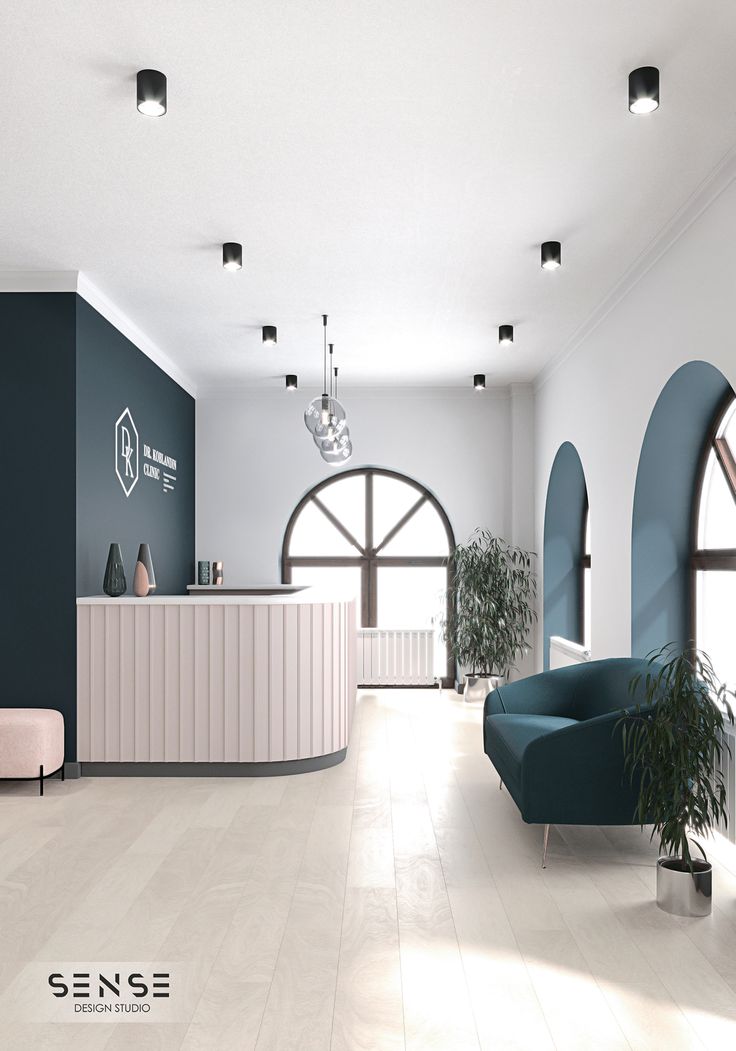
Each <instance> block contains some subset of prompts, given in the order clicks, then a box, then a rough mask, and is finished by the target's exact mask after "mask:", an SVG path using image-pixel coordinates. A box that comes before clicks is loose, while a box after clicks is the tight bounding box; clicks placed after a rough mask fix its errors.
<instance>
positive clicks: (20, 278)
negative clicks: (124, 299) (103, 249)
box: [0, 270, 197, 397]
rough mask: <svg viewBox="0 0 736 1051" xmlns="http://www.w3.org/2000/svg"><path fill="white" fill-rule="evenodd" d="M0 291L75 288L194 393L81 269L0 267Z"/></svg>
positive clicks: (191, 384)
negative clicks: (18, 268)
mask: <svg viewBox="0 0 736 1051" xmlns="http://www.w3.org/2000/svg"><path fill="white" fill-rule="evenodd" d="M2 292H76V293H77V295H78V296H81V297H82V299H83V300H84V301H85V302H86V303H89V305H90V306H91V307H92V308H93V309H94V310H96V311H97V313H98V314H101V315H102V317H104V318H105V320H106V321H109V322H110V324H111V325H114V326H115V328H116V329H117V330H118V332H120V333H122V335H124V336H125V337H126V339H129V340H130V342H131V343H134V344H135V346H136V347H137V348H138V350H140V351H141V353H142V354H145V355H146V357H147V358H150V359H151V361H152V362H153V363H154V364H155V365H158V367H159V368H160V369H161V370H162V372H165V373H166V375H167V376H169V377H170V378H171V379H172V380H174V382H175V383H178V384H179V386H180V387H183V388H184V390H185V391H186V392H187V393H188V394H191V395H192V397H196V394H197V388H196V384H195V383H194V381H193V380H192V379H191V377H190V376H188V375H187V374H186V373H185V372H183V371H182V370H181V369H180V368H179V366H178V365H176V364H175V363H174V362H173V361H172V360H171V358H170V357H169V356H168V354H166V353H164V351H163V350H161V348H160V347H159V346H158V344H157V343H155V342H154V341H153V340H152V339H150V337H149V336H147V335H146V333H145V332H143V330H142V329H140V328H139V327H138V326H137V325H136V323H135V322H134V321H131V319H130V318H129V317H128V315H127V314H126V313H124V312H123V311H122V310H120V308H119V307H118V306H116V304H115V303H113V301H112V300H111V299H110V298H109V297H108V296H107V295H105V293H104V292H101V291H100V289H99V288H98V287H97V286H96V285H95V284H93V283H92V281H90V280H89V278H88V277H87V276H86V275H85V274H83V273H81V271H79V270H0V293H2Z"/></svg>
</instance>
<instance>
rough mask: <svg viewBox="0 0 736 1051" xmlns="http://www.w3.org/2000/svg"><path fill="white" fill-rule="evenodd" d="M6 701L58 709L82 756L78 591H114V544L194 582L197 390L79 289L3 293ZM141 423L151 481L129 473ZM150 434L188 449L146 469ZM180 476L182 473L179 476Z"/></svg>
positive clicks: (0, 464) (70, 753)
mask: <svg viewBox="0 0 736 1051" xmlns="http://www.w3.org/2000/svg"><path fill="white" fill-rule="evenodd" d="M0 348H1V349H2V366H3V368H2V381H0V468H1V477H2V482H3V489H2V494H3V495H2V505H1V506H2V514H0V552H2V558H3V565H2V572H1V573H0V581H2V584H1V587H2V594H1V595H0V659H1V660H2V688H1V689H0V705H2V706H4V707H8V708H24V707H27V708H56V709H58V710H59V711H60V712H61V713H62V714H63V716H64V722H65V733H66V742H65V749H66V759H67V761H74V760H75V759H76V755H77V747H76V739H77V719H76V690H77V687H76V602H75V600H76V596H77V595H86V594H100V593H101V591H102V578H103V574H104V569H105V561H106V557H107V549H108V546H109V544H110V542H111V541H112V540H117V541H118V542H120V543H121V544H122V546H123V553H124V557H125V564H126V571H127V575H128V582H129V591H132V578H133V566H134V560H135V555H136V553H137V549H138V544H139V543H141V542H142V541H145V542H147V543H149V544H150V545H151V551H152V555H153V559H154V566H155V569H156V576H157V583H158V591H159V592H160V593H180V592H183V591H184V590H185V588H186V585H187V584H188V583H191V582H192V581H193V580H194V576H193V573H194V569H193V563H194V400H193V399H192V398H191V397H190V395H188V394H187V393H186V392H185V391H183V390H182V389H181V388H180V387H179V386H178V385H177V384H176V383H174V381H173V380H171V379H170V378H169V377H168V376H167V375H166V374H165V373H164V372H162V371H161V369H159V368H158V367H157V366H156V365H154V364H153V362H152V361H150V359H149V358H147V357H146V356H145V355H144V354H142V353H141V352H140V351H139V350H138V349H137V348H136V347H135V346H134V345H133V344H132V343H130V342H129V341H128V340H127V339H125V337H124V336H122V335H121V334H120V333H119V332H118V331H117V329H115V328H114V326H112V325H111V324H109V322H107V321H105V319H104V318H102V317H101V316H100V315H99V314H97V312H96V311H95V310H93V309H92V308H91V307H90V306H89V305H88V304H87V303H86V302H84V301H83V300H81V299H79V297H78V296H76V295H75V294H74V293H71V292H63V293H29V292H25V293H18V294H15V293H2V294H0ZM126 407H128V408H130V411H131V413H132V415H133V418H134V420H135V423H136V426H137V428H138V431H139V441H140V456H139V472H140V473H139V481H138V483H137V485H136V486H135V488H134V489H133V490H132V492H131V494H130V496H129V497H127V498H126V496H125V494H124V492H123V490H122V488H121V486H120V483H119V482H118V480H117V476H116V474H115V452H116V449H115V421H116V420H117V418H118V416H119V415H120V413H121V412H122V411H123V409H125V408H126ZM143 442H146V443H147V444H149V445H150V446H151V447H152V448H156V449H158V450H160V451H161V452H162V453H165V454H167V455H169V456H174V457H176V460H177V470H176V483H175V486H174V488H173V490H170V491H166V492H164V489H163V484H162V479H158V480H154V479H152V478H150V477H145V476H144V474H143V464H144V463H145V462H146V461H145V459H144V456H143ZM167 473H171V472H167Z"/></svg>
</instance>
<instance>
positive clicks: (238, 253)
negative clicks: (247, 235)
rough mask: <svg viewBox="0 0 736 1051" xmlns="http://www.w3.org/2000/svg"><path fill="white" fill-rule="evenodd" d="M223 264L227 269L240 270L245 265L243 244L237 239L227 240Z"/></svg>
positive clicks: (223, 247)
mask: <svg viewBox="0 0 736 1051" xmlns="http://www.w3.org/2000/svg"><path fill="white" fill-rule="evenodd" d="M222 265H223V267H224V268H225V270H240V269H241V268H242V266H243V246H242V245H240V244H238V242H237V241H226V242H225V244H224V245H223V246H222Z"/></svg>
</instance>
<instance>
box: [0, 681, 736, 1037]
mask: <svg viewBox="0 0 736 1051" xmlns="http://www.w3.org/2000/svg"><path fill="white" fill-rule="evenodd" d="M35 791H36V789H35V787H34V786H30V785H21V784H2V785H0V1018H2V1017H3V1015H2V1012H3V1011H5V1016H4V1017H5V1018H6V1021H5V1022H2V1023H0V1046H1V1047H2V1049H3V1051H26V1049H33V1051H46V1049H53V1051H56V1049H65V1048H69V1049H72V1048H73V1049H75V1051H93V1049H98V1048H100V1049H102V1048H105V1049H107V1051H115V1049H128V1048H131V1049H132V1048H135V1049H136V1051H139V1049H143V1051H147V1049H154V1048H161V1049H165V1051H174V1049H181V1051H231V1049H232V1051H247V1049H256V1051H290V1049H292V1048H293V1049H294V1051H363V1049H366V1051H368V1049H370V1051H384V1049H385V1051H398V1049H400V1048H409V1049H412V1051H430V1049H438V1051H465V1049H478V1048H483V1049H492V1051H503V1049H510V1048H515V1049H524V1051H532V1049H533V1051H545V1049H550V1048H560V1049H568V1048H569V1049H572V1048H575V1049H581V1051H598V1049H621V1048H652V1049H663V1051H664V1049H667V1051H677V1049H681V1048H683V1049H684V1048H713V1049H716V1048H717V1049H719V1051H721V1049H729V1048H733V1047H734V1046H736V876H735V875H734V874H733V873H732V872H731V871H730V870H729V868H728V867H727V866H728V865H729V863H730V862H729V855H728V852H726V853H725V854H723V855H722V857H723V859H724V863H723V864H719V865H718V866H717V872H716V880H715V895H716V903H717V904H716V909H715V911H714V914H713V916H712V917H711V918H708V919H699V920H684V919H677V918H675V917H671V916H667V915H665V914H664V913H662V912H660V911H659V910H658V909H657V908H656V906H655V904H654V902H653V888H654V873H653V867H652V861H653V858H654V856H655V851H654V850H653V848H652V847H651V846H650V844H649V843H648V838H647V836H646V835H643V836H642V835H641V833H640V832H639V830H638V829H635V828H625V829H618V828H616V829H599V828H573V827H565V828H553V830H552V834H551V839H550V860H549V867H548V868H547V869H546V870H545V871H543V870H542V869H541V867H540V854H541V839H542V836H541V829H539V828H535V827H530V826H527V825H524V824H523V822H522V821H521V820H520V818H519V815H518V812H517V810H516V808H515V806H514V804H513V802H512V801H511V799H510V797H509V796H508V794H507V793H506V792H505V791H504V792H501V791H499V787H498V778H497V777H496V775H495V773H494V771H493V770H492V768H491V766H490V764H489V763H488V761H487V759H486V758H485V756H484V755H483V754H482V745H481V733H480V710H479V709H478V708H475V707H471V706H469V705H465V704H464V703H463V701H462V699H460V698H458V697H457V696H456V695H455V694H453V693H444V694H442V695H440V694H438V693H437V692H435V691H417V690H414V691H395V690H393V691H383V692H380V691H377V692H372V693H368V692H365V693H363V695H362V696H361V699H360V703H359V707H358V711H357V716H356V723H355V730H354V735H353V741H352V744H351V747H350V750H349V755H348V758H347V760H346V761H345V763H343V764H342V765H341V766H339V767H336V768H334V769H332V770H327V771H322V772H319V773H315V774H308V775H302V776H297V777H286V778H268V779H252V780H246V779H222V780H215V779H206V780H205V779H191V780H189V779H187V780H183V779H112V778H110V779H107V778H100V779H82V780H80V781H72V782H66V784H63V785H62V784H61V783H53V784H49V785H48V786H47V795H46V796H45V798H44V799H43V800H41V799H39V798H37V796H36V795H35V794H34V792H35ZM92 960H100V961H103V960H104V961H111V960H119V961H121V962H122V961H126V960H151V961H182V962H183V963H185V962H188V963H189V964H190V965H191V966H192V968H193V973H194V985H195V987H194V991H193V994H192V996H191V1003H190V1005H189V1009H188V1017H187V1019H186V1021H182V1022H181V1023H177V1024H158V1025H154V1024H143V1025H141V1024H118V1025H111V1024H109V1023H91V1022H84V1023H78V1024H71V1025H60V1024H56V1025H54V1024H40V1023H39V1024H21V1023H16V1022H8V1021H7V1018H8V1017H9V1014H10V1012H9V1009H8V996H10V995H11V994H12V986H11V983H12V982H13V981H14V980H17V976H18V973H19V971H20V970H21V969H22V968H23V967H24V965H26V964H27V963H29V961H48V962H49V963H50V964H53V963H56V964H58V963H59V962H60V961H92Z"/></svg>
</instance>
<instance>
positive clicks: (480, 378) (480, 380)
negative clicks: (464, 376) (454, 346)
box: [473, 372, 486, 390]
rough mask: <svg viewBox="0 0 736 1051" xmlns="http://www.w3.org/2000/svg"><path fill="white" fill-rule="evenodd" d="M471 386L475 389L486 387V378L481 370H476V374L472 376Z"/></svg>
mask: <svg viewBox="0 0 736 1051" xmlns="http://www.w3.org/2000/svg"><path fill="white" fill-rule="evenodd" d="M473 387H474V388H475V389H476V390H485V389H486V378H485V376H484V375H483V373H482V372H476V374H475V375H474V376H473Z"/></svg>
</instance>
